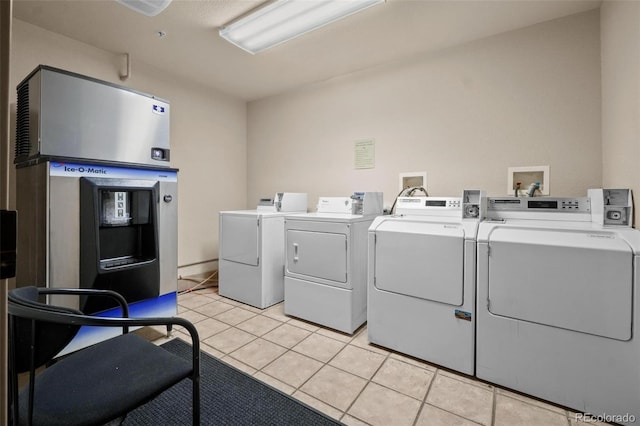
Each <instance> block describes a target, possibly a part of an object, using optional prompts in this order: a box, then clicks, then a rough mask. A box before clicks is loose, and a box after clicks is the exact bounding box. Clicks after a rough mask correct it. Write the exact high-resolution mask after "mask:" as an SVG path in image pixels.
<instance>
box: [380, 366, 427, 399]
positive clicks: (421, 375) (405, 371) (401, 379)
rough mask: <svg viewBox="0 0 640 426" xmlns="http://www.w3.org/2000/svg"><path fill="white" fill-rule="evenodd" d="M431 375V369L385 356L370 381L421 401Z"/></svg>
mask: <svg viewBox="0 0 640 426" xmlns="http://www.w3.org/2000/svg"><path fill="white" fill-rule="evenodd" d="M433 376H434V373H433V372H432V371H429V370H425V369H424V368H420V367H416V366H415V365H411V364H407V363H406V362H402V361H398V360H396V359H392V358H387V360H386V361H385V362H384V364H382V367H380V369H379V370H378V372H377V373H376V375H375V376H373V379H372V381H374V382H376V383H379V384H381V385H383V386H386V387H388V388H391V389H393V390H396V391H398V392H402V393H403V394H405V395H408V396H410V397H412V398H416V399H419V400H420V401H422V400H423V399H424V396H425V395H426V393H427V389H428V388H429V384H430V383H431V380H432V379H433Z"/></svg>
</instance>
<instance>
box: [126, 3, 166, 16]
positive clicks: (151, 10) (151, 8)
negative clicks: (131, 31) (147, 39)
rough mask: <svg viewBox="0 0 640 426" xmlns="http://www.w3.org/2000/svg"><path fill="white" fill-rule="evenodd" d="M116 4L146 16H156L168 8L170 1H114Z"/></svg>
mask: <svg viewBox="0 0 640 426" xmlns="http://www.w3.org/2000/svg"><path fill="white" fill-rule="evenodd" d="M116 1H117V2H118V3H120V4H122V5H124V6H127V7H128V8H129V9H133V10H135V11H136V12H139V13H142V14H143V15H147V16H156V15H157V14H159V13H160V12H162V11H163V10H165V9H166V8H167V6H169V3H171V0H116Z"/></svg>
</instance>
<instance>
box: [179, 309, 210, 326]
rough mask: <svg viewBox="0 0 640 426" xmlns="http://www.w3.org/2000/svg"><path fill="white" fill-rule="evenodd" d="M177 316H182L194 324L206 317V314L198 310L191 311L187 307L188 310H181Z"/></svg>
mask: <svg viewBox="0 0 640 426" xmlns="http://www.w3.org/2000/svg"><path fill="white" fill-rule="evenodd" d="M178 316H179V317H180V318H184V319H186V320H187V321H190V322H192V323H194V324H195V323H197V322H200V321H202V320H204V319H207V318H208V317H207V316H206V315H202V314H201V313H200V312H198V311H193V310H191V309H188V310H186V311H184V312H182V313H181V314H180V315H178Z"/></svg>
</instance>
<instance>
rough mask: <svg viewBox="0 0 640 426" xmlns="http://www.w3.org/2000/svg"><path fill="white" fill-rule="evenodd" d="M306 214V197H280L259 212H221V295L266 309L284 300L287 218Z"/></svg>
mask: <svg viewBox="0 0 640 426" xmlns="http://www.w3.org/2000/svg"><path fill="white" fill-rule="evenodd" d="M306 210H307V194H300V193H290V192H285V193H277V194H276V197H275V199H273V200H272V199H263V200H261V202H260V205H259V206H258V208H257V209H256V210H236V211H223V212H220V255H219V262H218V292H219V294H220V295H221V296H224V297H228V298H230V299H233V300H237V301H238V302H242V303H246V304H248V305H251V306H255V307H256V308H260V309H264V308H267V307H269V306H271V305H274V304H276V303H280V302H282V301H283V300H284V217H285V215H287V214H291V212H292V211H293V212H296V211H297V212H305V211H306Z"/></svg>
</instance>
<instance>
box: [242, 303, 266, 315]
mask: <svg viewBox="0 0 640 426" xmlns="http://www.w3.org/2000/svg"><path fill="white" fill-rule="evenodd" d="M238 307H239V308H242V309H246V310H247V311H251V312H253V313H254V314H261V313H262V312H263V311H264V309H260V308H256V307H255V306H251V305H247V304H246V303H243V304H241V305H240V306H238Z"/></svg>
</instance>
